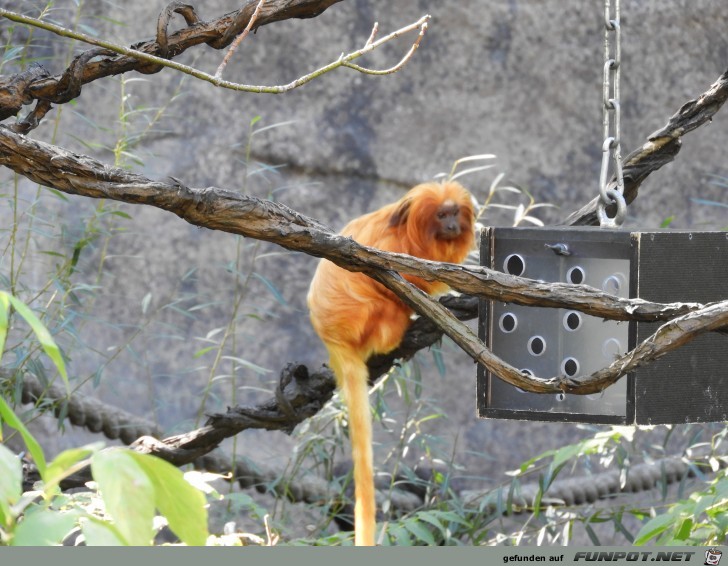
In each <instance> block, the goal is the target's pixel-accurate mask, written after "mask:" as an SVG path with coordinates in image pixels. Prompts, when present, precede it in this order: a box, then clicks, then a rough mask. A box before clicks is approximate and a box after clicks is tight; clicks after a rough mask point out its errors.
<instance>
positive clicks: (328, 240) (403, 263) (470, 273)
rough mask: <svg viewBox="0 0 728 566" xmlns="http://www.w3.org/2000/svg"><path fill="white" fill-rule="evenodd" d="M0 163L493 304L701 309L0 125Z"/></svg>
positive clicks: (646, 311) (632, 312) (645, 313)
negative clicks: (364, 224) (545, 274)
mask: <svg viewBox="0 0 728 566" xmlns="http://www.w3.org/2000/svg"><path fill="white" fill-rule="evenodd" d="M0 165H5V166H7V167H9V168H10V169H12V170H13V171H15V172H16V173H18V174H20V175H23V176H25V177H27V178H28V179H31V180H32V181H35V182H37V183H40V184H41V185H44V186H47V187H52V188H55V189H57V190H59V191H62V192H65V193H69V194H75V195H82V196H87V197H91V198H106V199H112V200H118V201H123V202H127V203H131V204H145V205H149V206H154V207H157V208H161V209H163V210H167V211H170V212H173V213H174V214H176V215H177V216H179V217H180V218H183V219H184V220H186V221H187V222H189V223H191V224H194V225H197V226H202V227H205V228H210V229H212V230H221V231H224V232H229V233H232V234H239V235H242V236H247V237H250V238H255V239H259V240H265V241H268V242H272V243H275V244H278V245H280V246H283V247H284V248H287V249H290V250H296V251H301V252H304V253H307V254H309V255H313V256H316V257H325V258H326V259H329V260H331V261H333V262H334V263H336V264H338V265H340V266H342V267H344V268H345V269H348V270H350V271H363V272H366V273H370V274H371V273H373V272H376V271H380V270H385V271H396V272H399V273H407V274H412V275H417V276H418V277H421V278H423V279H426V280H429V281H432V280H439V281H443V282H445V283H447V284H448V285H449V286H450V287H451V288H452V289H455V290H457V291H459V292H461V293H467V294H470V295H474V296H480V297H485V298H489V299H494V300H497V301H503V302H513V303H517V304H521V305H533V306H540V307H552V308H568V309H574V310H579V311H582V312H584V313H586V314H590V315H593V316H599V317H602V318H606V319H610V320H637V321H641V322H658V321H667V320H670V319H672V318H674V317H676V316H680V315H683V314H687V313H689V312H692V311H695V310H698V309H699V308H701V307H702V306H703V305H701V304H698V303H668V304H663V303H654V302H650V301H645V300H642V299H624V298H620V297H615V296H613V295H610V294H608V293H605V292H603V291H600V290H598V289H594V288H592V287H588V286H586V285H571V284H567V283H540V282H537V281H533V280H531V279H525V278H522V277H516V276H513V275H508V274H505V273H501V272H499V271H495V270H492V269H488V268H486V267H478V266H465V265H454V264H440V263H437V262H432V261H427V260H422V259H419V258H414V257H411V256H407V255H404V254H396V253H390V252H383V251H380V250H375V249H372V248H367V247H365V246H361V245H359V244H357V243H356V242H354V241H353V240H352V239H350V238H345V237H342V236H339V235H337V234H335V233H333V231H331V230H330V229H329V228H327V227H326V226H324V225H322V224H321V223H319V222H317V221H316V220H313V219H311V218H309V217H306V216H304V215H302V214H300V213H298V212H296V211H294V210H291V209H290V208H288V207H286V206H285V205H282V204H280V203H276V202H272V201H264V200H260V199H256V198H253V197H249V196H244V195H240V194H238V193H236V192H233V191H229V190H225V189H219V188H215V187H209V188H206V189H196V188H190V187H186V186H184V185H182V184H181V183H179V182H178V181H175V180H172V182H162V181H154V180H151V179H148V178H146V177H144V176H142V175H137V174H135V173H130V172H128V171H125V170H123V169H119V168H115V167H109V166H106V165H104V164H103V163H100V162H98V161H96V160H94V159H92V158H90V157H87V156H83V155H78V154H75V153H72V152H69V151H66V150H64V149H61V148H58V147H55V146H52V145H49V144H46V143H44V142H40V141H36V140H33V139H30V138H28V137H26V136H23V135H20V134H16V133H14V132H12V131H11V130H10V129H9V128H7V127H4V126H2V125H0Z"/></svg>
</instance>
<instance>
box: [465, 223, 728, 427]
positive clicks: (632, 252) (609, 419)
mask: <svg viewBox="0 0 728 566" xmlns="http://www.w3.org/2000/svg"><path fill="white" fill-rule="evenodd" d="M683 256H684V257H683ZM481 258H482V259H483V264H484V265H486V266H488V267H491V268H493V269H496V270H499V271H503V272H506V273H512V274H514V275H523V276H524V277H528V278H531V279H537V280H542V281H547V282H554V281H562V282H566V283H584V284H587V285H590V286H592V287H595V288H597V289H602V290H604V291H607V292H609V293H611V294H615V295H618V296H621V297H637V296H640V297H643V298H645V299H650V300H656V301H661V302H670V301H685V300H693V301H701V302H707V301H711V300H719V299H725V298H728V291H727V289H728V283H727V282H728V237H727V235H726V234H725V233H693V234H691V233H687V232H653V233H636V232H635V233H630V232H627V231H621V230H604V229H599V228H586V227H584V228H568V229H567V228H562V229H558V228H557V229H543V228H495V229H489V230H487V231H486V233H485V234H484V237H483V241H482V242H481ZM708 258H710V260H708ZM708 264H710V266H708ZM657 326H658V325H655V324H650V325H648V324H637V323H626V322H615V321H604V320H602V319H600V318H595V317H591V316H588V315H584V314H582V313H578V312H576V311H568V310H564V309H551V308H535V307H524V306H517V305H509V304H504V303H498V302H493V301H481V316H480V335H481V338H482V339H483V340H485V341H486V343H487V344H488V346H489V347H490V348H491V349H492V350H493V352H494V353H495V354H497V355H498V356H500V357H501V358H503V359H504V360H505V361H507V362H508V363H510V364H512V365H514V366H515V367H517V368H519V369H522V370H526V371H530V372H531V373H533V374H535V375H538V376H539V377H552V376H555V375H568V376H572V377H578V376H580V375H588V374H590V373H592V372H594V371H596V370H598V369H601V368H603V367H605V366H606V365H608V364H609V363H611V362H612V361H613V360H614V358H615V356H618V355H621V354H624V353H625V352H627V351H628V350H630V349H631V348H633V347H634V345H635V344H636V339H637V338H640V339H643V338H644V337H646V336H648V335H649V334H651V333H652V332H654V330H655V329H656V327H657ZM721 339H723V340H725V337H724V336H704V337H702V338H700V339H698V340H696V342H695V344H694V346H693V347H692V348H691V347H688V348H687V349H680V350H678V351H677V352H673V353H672V354H670V355H668V356H666V357H665V358H663V359H661V360H658V362H656V363H654V364H652V365H651V366H650V367H649V368H645V370H644V371H643V370H638V371H637V372H635V373H633V374H630V375H628V376H626V377H625V378H622V379H620V380H619V381H618V382H617V383H615V384H614V385H612V386H610V387H609V388H607V389H606V390H604V391H603V392H601V393H599V394H595V395H586V396H585V395H563V394H560V395H554V394H537V393H528V392H525V391H522V390H520V389H518V388H516V387H514V386H512V385H510V384H508V383H505V382H503V381H501V380H500V379H498V378H496V377H495V376H491V375H490V374H489V373H488V372H487V371H485V370H484V369H483V368H479V371H478V411H479V415H480V416H481V417H491V418H516V419H528V420H545V421H579V422H592V423H635V422H636V423H640V424H643V423H667V422H686V421H710V420H725V419H726V407H728V369H727V368H728V349H727V348H725V344H723V346H722V347H720V346H719V345H718V344H717V341H720V340H721ZM671 386H672V387H671ZM686 391H690V392H693V393H697V395H696V396H695V397H693V399H695V400H696V401H695V402H694V403H691V402H689V401H688V402H686V399H685V396H686ZM706 403H707V406H706Z"/></svg>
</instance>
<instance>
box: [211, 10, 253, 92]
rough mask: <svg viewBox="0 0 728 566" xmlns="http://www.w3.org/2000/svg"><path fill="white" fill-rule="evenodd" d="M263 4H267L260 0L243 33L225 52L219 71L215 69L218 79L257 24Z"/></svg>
mask: <svg viewBox="0 0 728 566" xmlns="http://www.w3.org/2000/svg"><path fill="white" fill-rule="evenodd" d="M263 4H265V0H260V1H259V2H258V5H257V6H256V7H255V11H254V12H253V15H252V16H250V20H249V21H248V25H247V26H245V29H244V30H243V33H241V34H240V35H239V36H238V37H236V38H235V41H233V42H232V44H231V45H230V48H229V49H228V52H227V53H226V54H225V57H224V58H223V60H222V63H220V66H219V67H218V68H217V71H215V78H216V79H219V78H221V77H222V72H223V70H224V69H225V67H226V66H227V64H228V61H229V60H230V58H231V57H232V56H233V53H235V50H236V49H237V48H238V45H240V44H241V43H242V42H243V40H244V39H245V38H246V37H248V34H249V33H250V30H251V29H252V28H253V24H255V21H256V20H257V19H258V14H260V9H261V8H262V7H263Z"/></svg>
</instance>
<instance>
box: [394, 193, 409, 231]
mask: <svg viewBox="0 0 728 566" xmlns="http://www.w3.org/2000/svg"><path fill="white" fill-rule="evenodd" d="M411 207H412V199H410V198H408V199H405V200H403V201H402V202H401V203H399V206H398V207H397V208H396V209H395V211H394V212H393V213H392V216H390V217H389V226H390V227H392V228H393V227H395V226H400V225H402V224H404V223H406V222H407V217H408V216H409V211H410V208H411Z"/></svg>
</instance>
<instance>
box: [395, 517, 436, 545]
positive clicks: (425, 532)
mask: <svg viewBox="0 0 728 566" xmlns="http://www.w3.org/2000/svg"><path fill="white" fill-rule="evenodd" d="M402 525H403V526H404V528H405V529H407V530H408V531H409V532H410V533H412V534H413V535H414V536H415V537H416V538H417V540H420V541H422V542H424V543H426V544H428V545H429V546H437V542H435V537H433V536H432V533H431V532H430V531H429V529H428V528H427V527H425V526H424V525H423V524H422V523H420V522H419V519H417V518H416V517H414V518H412V519H407V520H405V521H403V522H402Z"/></svg>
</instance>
